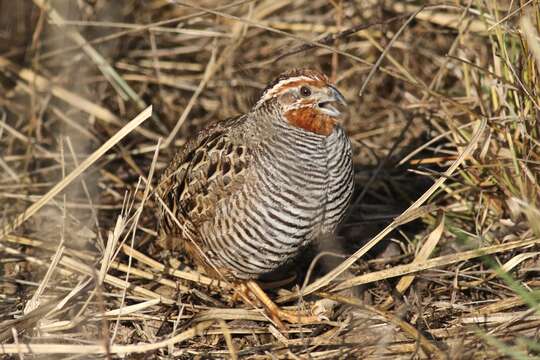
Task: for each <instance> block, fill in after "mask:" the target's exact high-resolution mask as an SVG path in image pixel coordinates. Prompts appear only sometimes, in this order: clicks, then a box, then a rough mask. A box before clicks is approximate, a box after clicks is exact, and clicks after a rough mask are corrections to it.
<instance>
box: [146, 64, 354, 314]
mask: <svg viewBox="0 0 540 360" xmlns="http://www.w3.org/2000/svg"><path fill="white" fill-rule="evenodd" d="M336 102H339V103H342V104H345V100H344V98H343V96H342V95H341V93H340V92H339V91H338V90H337V89H336V88H335V87H334V86H333V85H332V84H330V83H329V80H328V78H327V77H326V76H325V75H324V74H322V73H320V72H318V71H314V70H308V69H295V70H291V71H288V72H285V73H283V74H281V75H280V76H278V77H277V78H276V79H275V80H274V81H272V82H271V83H270V84H269V85H268V86H267V87H266V89H265V90H264V91H263V93H262V95H261V97H260V99H259V100H258V101H257V103H256V104H255V106H254V107H253V108H252V109H251V110H250V111H249V112H248V113H247V114H244V115H241V116H238V117H236V118H232V119H228V120H224V121H220V122H217V123H214V124H213V125H211V126H209V127H207V128H206V129H204V130H202V131H200V132H199V134H198V135H197V136H196V137H195V138H193V139H192V140H190V141H189V142H188V143H187V144H185V145H184V146H183V147H182V148H181V149H180V151H179V152H178V153H177V154H176V155H175V157H174V158H173V160H172V161H171V163H170V165H169V166H168V167H167V169H166V170H165V172H164V173H163V175H162V177H161V180H160V182H159V184H158V189H157V191H158V195H159V196H160V197H161V199H162V200H163V203H164V204H165V205H166V206H167V207H168V209H166V208H165V207H164V206H162V207H161V218H160V225H161V232H162V234H163V235H164V236H166V237H168V243H169V244H170V246H173V247H176V248H177V249H178V248H181V249H183V250H184V251H185V252H186V253H187V254H189V255H190V256H191V257H192V258H193V259H195V260H196V261H197V262H198V263H199V264H201V265H202V266H203V267H204V268H205V269H206V270H207V272H209V273H210V274H212V275H214V276H224V277H225V278H227V279H230V280H233V281H246V282H247V283H248V284H251V286H249V288H250V289H251V290H252V291H254V292H257V291H258V290H260V288H259V289H258V290H257V289H255V290H254V289H253V288H252V286H254V283H253V281H250V280H254V279H257V278H258V277H259V276H260V275H262V274H266V273H269V272H271V271H273V270H275V269H276V268H278V267H280V266H281V265H283V264H284V263H286V262H287V261H289V260H291V259H293V258H294V257H295V256H296V255H297V254H298V253H299V251H300V250H301V249H302V248H303V247H304V246H305V245H307V244H308V243H310V242H312V241H314V240H315V239H317V238H318V237H319V236H321V235H322V234H324V233H332V232H333V231H334V230H335V229H336V227H337V225H338V224H339V222H340V221H341V220H342V219H343V217H344V214H345V211H346V209H347V207H348V205H349V202H350V199H351V195H352V192H353V169H352V160H351V145H350V142H349V139H348V138H347V136H346V134H345V131H344V130H343V128H342V127H341V126H340V125H339V123H338V118H339V116H340V112H339V111H338V110H337V109H336V108H335V107H334V106H333V104H334V103H336ZM179 224H180V226H179ZM260 291H261V292H262V290H260ZM263 302H264V301H263ZM267 305H268V304H267ZM272 305H273V304H272ZM272 305H269V306H270V307H271V306H272ZM273 306H275V305H273ZM270 310H272V309H270Z"/></svg>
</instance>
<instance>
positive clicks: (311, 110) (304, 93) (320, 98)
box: [255, 69, 346, 135]
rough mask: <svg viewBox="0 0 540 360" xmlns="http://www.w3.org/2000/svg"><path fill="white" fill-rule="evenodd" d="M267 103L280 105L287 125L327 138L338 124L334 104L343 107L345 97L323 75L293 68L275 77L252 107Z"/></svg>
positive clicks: (336, 110) (337, 114)
mask: <svg viewBox="0 0 540 360" xmlns="http://www.w3.org/2000/svg"><path fill="white" fill-rule="evenodd" d="M269 101H273V102H275V103H276V104H278V105H279V107H280V109H281V112H282V113H283V117H284V118H285V119H286V121H287V122H288V123H289V124H291V125H292V126H295V127H299V128H302V129H304V130H306V131H309V132H313V133H316V134H319V135H330V133H332V130H333V129H334V126H335V124H336V123H337V122H338V121H339V117H340V115H341V113H340V111H339V110H338V109H337V108H336V107H335V106H334V105H336V104H337V103H339V104H341V105H346V102H345V98H344V97H343V95H342V94H341V93H340V92H339V90H337V88H336V87H335V86H334V85H333V84H331V83H330V81H329V80H328V78H327V77H326V75H324V74H322V73H321V72H319V71H315V70H309V69H295V70H291V71H288V72H285V73H283V74H281V75H280V76H278V77H277V78H276V79H275V80H274V81H272V82H271V83H270V84H269V85H268V86H267V87H266V89H265V90H264V91H263V94H262V96H261V98H260V99H259V101H258V102H257V104H256V105H255V107H256V108H257V107H260V106H262V105H263V104H265V103H268V102H269Z"/></svg>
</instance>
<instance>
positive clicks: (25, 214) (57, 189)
mask: <svg viewBox="0 0 540 360" xmlns="http://www.w3.org/2000/svg"><path fill="white" fill-rule="evenodd" d="M151 115H152V106H149V107H147V108H146V109H145V110H143V111H142V112H141V113H140V114H139V115H137V116H136V117H135V118H134V119H133V120H131V121H130V122H129V123H127V124H126V125H125V126H124V127H123V128H122V129H120V130H119V131H118V132H117V133H116V134H114V135H113V136H112V137H111V138H110V139H109V140H107V141H106V142H105V143H104V144H103V145H101V146H100V147H99V148H98V149H97V150H96V151H94V152H93V153H92V154H91V155H90V156H89V157H88V158H87V159H86V160H84V161H83V162H82V163H81V164H80V165H79V166H77V167H76V168H75V169H74V170H73V171H72V172H71V173H69V174H68V175H67V176H66V177H65V178H64V179H62V181H60V182H59V183H57V184H56V185H55V186H54V187H53V188H52V189H51V190H49V191H48V192H47V193H46V194H45V195H43V196H42V197H41V198H40V199H39V200H38V201H36V202H35V203H34V204H32V205H31V206H30V207H29V208H28V209H26V211H24V212H23V213H21V214H20V215H19V216H17V218H16V219H15V220H14V221H13V222H12V223H8V224H7V225H5V226H4V228H3V229H2V232H1V233H0V239H2V238H4V236H6V235H8V234H9V233H10V232H12V231H13V230H15V229H17V228H18V227H19V226H20V225H21V224H23V223H24V222H25V221H26V220H28V219H29V218H30V217H32V216H33V215H34V214H35V213H36V212H37V211H38V210H39V209H41V208H42V207H43V206H44V205H45V204H46V203H47V202H48V201H50V200H51V199H52V198H54V197H55V196H56V195H58V194H59V193H60V192H62V190H64V189H65V188H66V187H67V186H68V185H69V184H71V182H72V181H73V180H75V179H76V178H77V177H78V176H79V175H81V174H82V173H83V172H84V171H85V170H86V169H88V168H89V167H90V166H91V165H92V164H93V163H95V162H96V161H97V160H98V159H99V158H100V157H101V156H103V154H105V153H106V152H107V151H108V150H109V149H110V148H112V147H113V146H114V145H116V144H117V143H118V142H119V141H120V140H122V139H123V138H124V137H125V136H126V135H127V134H129V133H130V132H131V131H133V130H134V129H135V128H136V127H138V126H139V125H140V124H142V123H143V121H145V120H146V119H148V118H149V117H150V116H151Z"/></svg>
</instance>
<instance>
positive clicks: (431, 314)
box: [0, 0, 540, 359]
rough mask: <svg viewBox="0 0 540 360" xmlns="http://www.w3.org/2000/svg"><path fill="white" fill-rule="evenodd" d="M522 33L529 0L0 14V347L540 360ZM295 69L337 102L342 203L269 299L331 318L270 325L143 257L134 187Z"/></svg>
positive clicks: (257, 313) (188, 275) (56, 5)
mask: <svg viewBox="0 0 540 360" xmlns="http://www.w3.org/2000/svg"><path fill="white" fill-rule="evenodd" d="M539 19H540V5H539V3H538V2H537V1H533V0H531V1H525V0H522V1H494V0H485V1H447V2H442V1H440V2H439V1H430V2H426V3H425V4H422V2H420V1H414V2H407V3H405V2H401V1H380V0H368V1H360V0H357V1H349V0H313V1H308V0H299V1H290V0H257V1H255V0H244V1H238V2H231V3H229V2H220V1H216V0H200V1H197V2H195V1H183V0H182V1H177V2H176V4H171V2H170V1H167V0H147V1H136V0H124V1H105V0H79V1H72V0H63V1H62V0H55V1H45V0H33V1H32V0H21V1H10V0H0V210H1V214H2V216H1V218H0V221H1V228H0V229H1V232H0V254H1V255H0V354H4V355H0V356H6V357H7V358H21V359H22V358H34V357H45V358H47V357H49V356H51V355H47V354H60V355H58V356H61V357H68V356H69V357H70V358H87V357H90V358H94V357H98V358H100V357H106V358H116V357H122V356H129V357H135V358H138V357H140V358H143V357H145V356H146V357H153V358H182V359H192V358H199V359H202V358H233V359H236V358H248V359H289V358H290V359H350V358H360V359H379V358H385V359H396V358H407V359H409V358H420V359H424V358H441V359H443V358H449V359H482V358H485V359H487V358H489V359H496V358H516V359H524V358H530V357H535V356H536V357H540V341H539V336H540V333H539V328H540V311H539V304H540V292H539V290H538V289H539V287H540V281H539V280H538V279H539V277H538V275H539V272H540V207H539V203H540V196H539V194H540V185H539V181H540V176H539V174H540V171H539V170H540V134H539V132H540V124H539V120H538V119H539V117H538V114H539V111H540V97H539V96H538V93H539V91H540V80H539V75H540V72H539V69H540V38H539V36H538V30H539ZM301 66H306V67H314V68H319V69H322V70H324V71H325V72H326V73H327V74H329V75H331V77H332V78H333V79H335V81H336V82H337V84H338V87H339V88H340V89H341V90H342V91H343V92H344V94H345V96H346V97H347V99H348V101H349V103H350V111H349V114H348V116H347V120H346V123H345V125H346V127H347V129H348V132H349V134H350V137H351V139H352V142H353V147H354V150H355V157H354V161H355V167H356V181H357V192H356V195H355V202H354V206H353V207H352V209H351V212H350V216H349V218H348V220H347V222H346V224H344V226H343V229H342V230H341V232H340V236H339V237H338V239H335V241H334V240H333V241H331V242H324V243H321V244H320V245H321V246H319V247H318V249H314V251H312V253H316V252H317V251H324V252H325V254H326V255H324V256H322V257H320V261H317V262H316V266H314V267H313V269H312V270H313V271H308V270H309V265H310V261H311V260H312V259H313V256H311V257H309V256H305V257H303V258H301V259H299V260H298V264H299V266H297V271H296V273H297V274H296V279H292V280H290V281H288V282H287V281H285V282H282V283H281V284H278V285H277V286H276V285H274V286H273V289H271V290H268V291H269V292H270V294H271V295H272V297H273V298H274V299H275V300H276V301H277V302H279V303H281V304H282V305H283V306H288V307H291V308H294V307H302V308H304V307H309V306H310V305H313V304H315V303H316V304H318V305H319V306H322V305H325V306H326V307H327V309H328V313H327V314H326V315H327V318H325V319H321V321H320V322H318V323H314V324H303V325H301V326H299V325H290V326H289V329H288V331H285V332H282V331H279V330H278V329H276V328H275V327H274V326H273V325H272V323H271V322H270V321H268V319H267V318H266V317H265V316H264V312H262V311H261V310H260V309H253V308H249V307H248V306H246V305H245V304H244V303H243V302H241V301H238V300H237V299H236V298H235V297H234V296H233V295H234V290H233V289H231V287H230V286H229V284H226V283H219V282H216V281H212V279H209V278H207V277H205V276H204V274H201V273H199V269H197V268H192V267H191V266H190V265H191V264H190V262H189V260H188V259H185V258H184V257H182V256H181V255H180V256H170V255H171V254H169V253H167V252H166V251H163V250H162V249H161V248H159V246H157V228H156V216H155V212H154V208H155V204H156V198H155V197H154V194H153V191H152V187H151V185H149V184H152V183H155V179H156V177H157V176H159V172H160V171H161V169H163V168H164V166H165V165H166V163H167V159H168V158H169V157H170V156H171V154H172V153H173V152H174V150H175V149H176V148H177V147H179V146H182V144H183V143H185V141H186V140H187V139H189V137H190V136H192V135H193V134H194V133H195V132H196V131H197V130H198V129H200V128H201V127H203V126H205V125H206V124H207V123H209V122H210V121H212V120H214V119H223V118H226V117H229V116H233V115H235V114H238V113H241V112H245V111H246V110H248V109H249V108H250V105H251V104H253V102H254V99H255V98H256V96H257V94H258V92H259V91H260V90H261V89H262V88H263V86H264V84H265V83H266V82H267V81H268V80H269V79H271V78H272V77H273V76H275V75H276V74H278V73H279V72H281V71H283V70H285V69H289V68H291V67H301ZM149 105H152V106H153V111H152V116H150V117H149V116H148V115H149V110H147V111H146V112H143V115H141V116H139V117H138V118H137V119H136V120H135V123H134V122H131V123H130V120H131V119H133V118H135V117H136V115H137V114H139V113H140V112H141V111H143V109H145V108H147V106H149ZM141 122H142V124H141V125H138V124H139V123H141ZM128 123H129V124H128ZM137 125H138V126H137ZM125 126H127V128H125ZM130 126H131V128H129V127H130ZM133 128H134V129H133ZM121 129H123V130H122V131H121ZM131 130H133V131H131ZM121 137H123V139H122V140H120V138H121ZM160 138H161V140H159V139H160ZM102 144H105V145H103V146H102ZM158 144H159V146H156V145H158ZM98 149H99V150H98ZM336 253H338V254H342V256H336ZM343 254H344V255H345V256H343ZM306 273H308V274H309V276H307V277H306ZM352 290H354V291H352Z"/></svg>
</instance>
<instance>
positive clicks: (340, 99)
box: [317, 85, 347, 117]
mask: <svg viewBox="0 0 540 360" xmlns="http://www.w3.org/2000/svg"><path fill="white" fill-rule="evenodd" d="M336 102H337V103H340V104H341V105H343V106H347V101H345V97H344V96H343V95H342V94H341V93H340V92H339V90H338V89H336V88H335V87H334V86H332V85H328V91H327V92H326V94H325V96H323V97H322V98H321V100H320V101H319V102H318V103H317V105H318V106H319V109H320V111H322V112H323V113H325V114H326V115H329V116H331V117H338V116H339V115H341V112H340V111H339V110H338V109H336V108H335V107H334V106H332V103H336Z"/></svg>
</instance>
